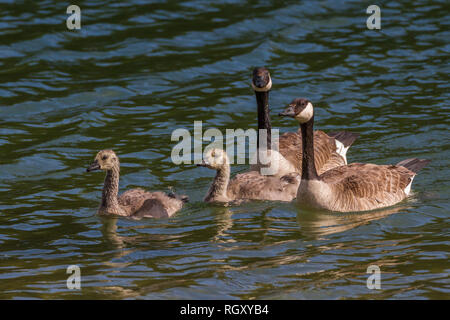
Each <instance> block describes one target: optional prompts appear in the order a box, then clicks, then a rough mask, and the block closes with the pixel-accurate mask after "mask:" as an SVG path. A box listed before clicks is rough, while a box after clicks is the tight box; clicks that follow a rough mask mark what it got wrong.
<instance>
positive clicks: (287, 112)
mask: <svg viewBox="0 0 450 320" xmlns="http://www.w3.org/2000/svg"><path fill="white" fill-rule="evenodd" d="M278 115H279V116H281V117H292V118H293V117H295V111H294V108H293V107H287V108H286V109H284V111H283V112H280V113H279V114H278Z"/></svg>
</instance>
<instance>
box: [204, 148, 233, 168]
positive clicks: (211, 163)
mask: <svg viewBox="0 0 450 320" xmlns="http://www.w3.org/2000/svg"><path fill="white" fill-rule="evenodd" d="M227 165H229V162H228V156H227V153H226V152H225V151H223V150H222V149H210V150H208V151H206V153H205V154H204V155H203V160H202V162H201V163H199V164H198V165H197V166H199V167H207V168H210V169H214V170H220V169H222V168H224V167H226V166H227Z"/></svg>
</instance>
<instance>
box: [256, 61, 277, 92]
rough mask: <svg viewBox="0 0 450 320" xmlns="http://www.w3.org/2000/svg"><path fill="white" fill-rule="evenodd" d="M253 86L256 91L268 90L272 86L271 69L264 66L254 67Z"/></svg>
mask: <svg viewBox="0 0 450 320" xmlns="http://www.w3.org/2000/svg"><path fill="white" fill-rule="evenodd" d="M252 88H253V90H255V91H256V92H267V91H269V90H270V89H271V88H272V78H270V72H269V70H267V69H266V68H264V67H258V68H255V69H253V78H252Z"/></svg>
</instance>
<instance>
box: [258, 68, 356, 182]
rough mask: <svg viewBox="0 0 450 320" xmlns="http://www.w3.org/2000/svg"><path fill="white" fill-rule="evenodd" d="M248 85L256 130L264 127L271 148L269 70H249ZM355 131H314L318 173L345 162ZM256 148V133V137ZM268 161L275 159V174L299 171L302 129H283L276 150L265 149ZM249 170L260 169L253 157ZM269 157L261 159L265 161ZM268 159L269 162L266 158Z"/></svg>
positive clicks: (270, 84) (300, 166) (260, 166)
mask: <svg viewBox="0 0 450 320" xmlns="http://www.w3.org/2000/svg"><path fill="white" fill-rule="evenodd" d="M252 87H253V90H254V91H255V96H256V104H257V108H258V132H259V130H260V129H266V130H267V144H266V145H267V149H271V140H272V132H271V129H272V128H271V124H270V115H269V91H270V89H271V88H272V78H271V77H270V73H269V70H267V69H266V68H264V67H258V68H255V69H254V70H253V78H252ZM358 136H359V134H357V133H351V132H347V131H340V132H333V133H329V134H326V133H325V132H323V131H318V130H317V131H314V140H315V152H316V158H315V161H316V168H317V170H318V172H319V174H321V173H323V172H325V171H327V170H329V169H331V168H335V167H338V166H341V165H344V164H347V156H346V154H347V150H348V148H349V147H350V146H351V145H352V143H353V142H354V141H355V140H356V138H358ZM257 139H258V140H257V148H258V149H259V146H260V141H259V135H258V138H257ZM268 155H269V157H270V161H277V162H278V171H277V173H276V174H275V175H277V176H283V175H285V174H288V173H290V172H298V173H300V174H301V173H302V133H301V131H300V130H298V131H297V132H287V133H284V134H282V135H281V136H280V137H279V143H278V152H276V151H274V150H270V151H268ZM252 160H253V161H252V163H254V162H256V164H253V165H251V167H250V169H251V170H256V171H258V172H261V168H262V167H265V165H261V164H260V163H259V162H258V161H256V160H255V159H254V158H253V159H252ZM268 160H269V159H267V160H265V162H266V163H267V162H269V161H268ZM269 163H270V162H269Z"/></svg>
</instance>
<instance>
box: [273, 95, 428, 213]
mask: <svg viewBox="0 0 450 320" xmlns="http://www.w3.org/2000/svg"><path fill="white" fill-rule="evenodd" d="M280 116H288V117H292V118H294V119H296V120H297V121H298V122H299V123H300V129H301V131H302V148H303V154H302V179H301V182H300V186H299V188H298V192H297V202H298V203H300V204H303V205H306V206H309V207H313V208H318V209H325V210H330V211H339V212H352V211H366V210H372V209H377V208H382V207H387V206H391V205H394V204H396V203H398V202H400V201H401V200H403V199H405V198H406V197H407V196H408V195H409V193H410V191H411V184H412V181H413V179H414V176H415V175H416V174H417V172H418V171H419V170H420V169H422V168H423V167H424V166H425V165H426V164H427V163H428V162H430V160H422V159H407V160H403V161H401V162H399V163H398V164H397V165H376V164H364V163H352V164H349V165H343V166H340V167H337V168H333V169H330V170H328V171H326V172H325V173H322V174H318V173H317V170H316V162H315V148H314V143H315V141H314V140H315V136H314V134H313V125H314V108H313V105H312V103H311V102H310V101H308V100H307V99H302V98H299V99H294V100H293V101H292V102H291V103H290V104H289V106H287V108H286V109H285V110H284V112H282V113H280Z"/></svg>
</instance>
